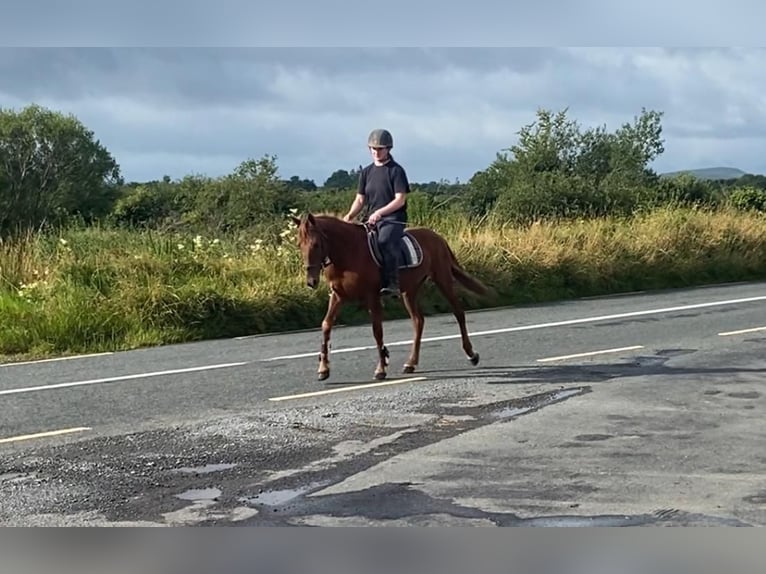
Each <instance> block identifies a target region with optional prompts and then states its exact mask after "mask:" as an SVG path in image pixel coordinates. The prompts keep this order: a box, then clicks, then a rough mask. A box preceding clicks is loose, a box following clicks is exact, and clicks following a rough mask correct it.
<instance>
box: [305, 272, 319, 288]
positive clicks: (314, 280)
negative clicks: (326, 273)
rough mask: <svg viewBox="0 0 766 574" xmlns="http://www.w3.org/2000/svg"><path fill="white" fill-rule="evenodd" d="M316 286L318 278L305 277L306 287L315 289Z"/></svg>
mask: <svg viewBox="0 0 766 574" xmlns="http://www.w3.org/2000/svg"><path fill="white" fill-rule="evenodd" d="M318 284H319V279H318V278H316V277H312V276H311V275H309V276H308V277H306V285H308V286H309V287H311V288H312V289H316V287H317V285H318Z"/></svg>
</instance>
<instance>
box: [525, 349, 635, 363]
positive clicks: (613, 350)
mask: <svg viewBox="0 0 766 574" xmlns="http://www.w3.org/2000/svg"><path fill="white" fill-rule="evenodd" d="M643 348H644V347H643V345H634V346H633V347H620V348H618V349H604V350H602V351H588V352H587V353H576V354H574V355H561V356H558V357H546V358H545V359H537V362H538V363H547V362H549V361H562V360H564V359H576V358H578V357H592V356H593V355H602V354H604V353H619V352H620V351H634V350H636V349H643Z"/></svg>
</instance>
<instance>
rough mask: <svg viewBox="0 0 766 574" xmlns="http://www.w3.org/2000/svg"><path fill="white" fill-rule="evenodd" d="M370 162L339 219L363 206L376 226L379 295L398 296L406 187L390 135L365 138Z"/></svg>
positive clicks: (380, 131) (379, 132)
mask: <svg viewBox="0 0 766 574" xmlns="http://www.w3.org/2000/svg"><path fill="white" fill-rule="evenodd" d="M367 147H369V149H370V154H371V155H372V163H370V164H369V165H367V166H366V167H364V168H362V171H361V173H360V174H359V186H358V188H357V194H356V197H355V198H354V201H353V203H352V204H351V207H350V209H349V210H348V213H347V214H346V215H345V217H344V218H343V219H345V220H346V221H351V220H352V219H354V218H355V217H356V216H357V214H358V213H359V212H360V211H361V210H362V207H363V206H364V205H365V203H366V204H367V206H368V213H369V212H371V213H370V215H369V217H368V218H367V221H368V222H369V223H370V224H372V225H377V229H378V242H379V244H380V250H381V252H382V255H383V262H382V264H383V265H382V267H383V269H382V276H381V279H382V281H381V285H382V288H381V290H380V293H381V295H392V296H394V297H398V296H399V294H400V292H399V266H400V255H399V254H400V251H401V245H402V237H403V235H404V228H405V226H406V225H407V194H408V193H409V192H410V184H409V181H408V180H407V174H406V172H405V171H404V168H403V167H402V166H401V165H399V164H398V163H397V162H396V161H394V158H393V156H392V155H391V148H392V147H394V138H393V136H392V135H391V132H389V131H388V130H384V129H375V130H372V132H370V135H369V137H368V138H367Z"/></svg>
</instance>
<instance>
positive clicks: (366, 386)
mask: <svg viewBox="0 0 766 574" xmlns="http://www.w3.org/2000/svg"><path fill="white" fill-rule="evenodd" d="M425 380H426V377H410V378H408V379H394V380H392V381H383V382H381V383H364V384H361V385H352V386H350V387H339V388H337V389H325V390H324V391H312V392H308V393H301V394H298V395H286V396H284V397H272V398H270V399H269V400H270V401H287V400H289V399H303V398H306V397H318V396H320V395H330V394H333V393H345V392H346V391H356V390H359V389H372V388H375V387H384V386H387V385H400V384H402V383H414V382H415V381H425Z"/></svg>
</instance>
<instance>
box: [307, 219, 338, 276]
mask: <svg viewBox="0 0 766 574" xmlns="http://www.w3.org/2000/svg"><path fill="white" fill-rule="evenodd" d="M314 233H317V234H318V235H319V245H320V247H319V249H320V255H322V254H324V257H322V258H321V261H320V262H319V263H313V264H310V265H306V266H305V267H306V271H311V270H312V269H316V268H317V267H319V268H320V269H324V268H325V267H327V266H328V265H330V264H331V263H332V260H331V259H330V256H329V255H327V243H326V242H327V236H326V235H325V234H324V233H323V232H322V231H321V230H320V229H316V228H314Z"/></svg>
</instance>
